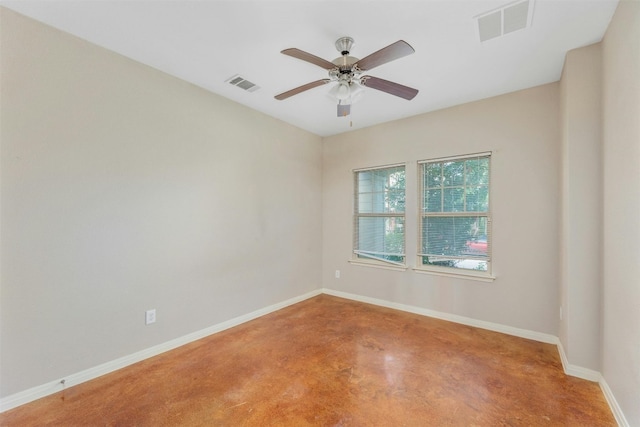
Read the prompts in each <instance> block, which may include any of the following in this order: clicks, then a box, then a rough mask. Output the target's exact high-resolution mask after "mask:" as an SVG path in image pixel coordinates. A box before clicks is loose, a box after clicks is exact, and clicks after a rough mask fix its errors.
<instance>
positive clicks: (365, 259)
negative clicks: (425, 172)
mask: <svg viewBox="0 0 640 427" xmlns="http://www.w3.org/2000/svg"><path fill="white" fill-rule="evenodd" d="M399 167H401V168H404V172H405V189H404V191H405V208H404V211H403V212H375V213H361V212H359V182H358V177H359V174H360V173H362V172H370V171H376V170H383V169H393V168H399ZM406 173H407V167H406V163H396V164H391V165H384V166H375V167H370V168H362V169H354V170H353V240H352V258H351V259H350V260H349V262H350V263H351V264H355V265H360V266H365V267H377V268H383V269H388V270H400V271H404V270H406V269H407V254H406V248H407V233H406V215H407V209H406V195H407V189H406ZM367 217H368V218H402V223H403V227H404V231H403V232H404V235H403V242H402V244H403V253H402V254H395V253H394V254H391V253H382V252H378V253H374V252H372V251H361V250H359V247H358V242H359V229H358V228H359V219H360V218H367ZM376 255H379V257H378V256H376ZM385 255H399V256H402V257H403V262H397V261H392V260H388V259H385V258H382V257H383V256H385Z"/></svg>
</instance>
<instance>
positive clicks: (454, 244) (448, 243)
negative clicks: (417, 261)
mask: <svg viewBox="0 0 640 427" xmlns="http://www.w3.org/2000/svg"><path fill="white" fill-rule="evenodd" d="M487 224H488V221H487V218H486V217H477V216H474V217H423V219H422V251H421V252H422V253H423V254H425V256H423V257H422V262H423V264H430V265H440V266H446V267H456V268H465V269H471V270H486V268H487V260H488V253H489V252H488V241H487V235H488V234H487V232H488V229H487ZM453 257H455V258H453ZM483 258H486V260H485V259H483Z"/></svg>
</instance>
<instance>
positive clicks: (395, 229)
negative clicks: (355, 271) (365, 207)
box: [356, 217, 404, 262]
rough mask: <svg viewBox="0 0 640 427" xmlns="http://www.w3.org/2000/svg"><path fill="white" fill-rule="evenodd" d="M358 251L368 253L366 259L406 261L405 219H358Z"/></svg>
mask: <svg viewBox="0 0 640 427" xmlns="http://www.w3.org/2000/svg"><path fill="white" fill-rule="evenodd" d="M356 250H358V251H360V252H366V253H367V255H371V256H362V255H360V257H364V258H381V259H387V260H390V261H396V262H403V261H404V218H403V217H364V218H362V217H361V218H358V241H357V247H356Z"/></svg>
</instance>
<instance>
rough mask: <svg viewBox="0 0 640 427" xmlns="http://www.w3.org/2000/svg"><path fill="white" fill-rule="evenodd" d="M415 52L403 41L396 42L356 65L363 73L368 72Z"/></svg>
mask: <svg viewBox="0 0 640 427" xmlns="http://www.w3.org/2000/svg"><path fill="white" fill-rule="evenodd" d="M413 52H415V50H414V49H413V48H412V47H411V45H410V44H409V43H407V42H406V41H404V40H398V41H397V42H395V43H392V44H390V45H389V46H387V47H383V48H382V49H380V50H379V51H377V52H373V53H372V54H371V55H369V56H365V57H364V58H362V59H361V60H359V61H358V62H357V63H356V65H357V66H358V68H360V69H361V70H363V71H366V70H370V69H372V68H374V67H377V66H378V65H382V64H386V63H387V62H391V61H393V60H394V59H398V58H402V57H403V56H407V55H411V54H412V53H413Z"/></svg>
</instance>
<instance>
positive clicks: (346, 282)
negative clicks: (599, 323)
mask: <svg viewBox="0 0 640 427" xmlns="http://www.w3.org/2000/svg"><path fill="white" fill-rule="evenodd" d="M422 96H428V95H422ZM354 108H357V105H355V106H354ZM558 117H559V87H558V84H555V83H554V84H549V85H545V86H540V87H536V88H533V89H529V90H524V91H520V92H515V93H511V94H508V95H503V96H499V97H495V98H491V99H487V100H483V101H479V102H475V103H471V104H465V105H461V106H458V107H454V108H449V109H446V110H441V111H436V112H433V113H428V114H424V115H420V116H416V117H412V118H408V119H404V120H400V121H397V122H392V123H387V124H384V125H380V126H376V127H372V128H368V129H363V130H359V131H354V132H350V133H346V134H342V135H338V136H334V137H330V138H325V141H324V145H323V211H324V214H323V247H324V250H323V270H322V276H323V285H324V287H325V288H329V289H333V290H337V291H342V292H349V293H353V294H357V295H361V296H366V297H371V298H379V299H383V300H387V301H390V302H395V303H400V304H408V305H413V306H417V307H421V308H426V309H430V310H436V311H441V312H445V313H450V314H455V315H460V316H466V317H469V318H473V319H477V320H483V321H488V322H495V323H498V324H501V325H507V326H511V327H516V328H522V329H527V330H531V331H536V332H541V333H547V334H553V335H557V332H558V331H557V329H558V307H559V302H558V286H559V283H558V282H559V255H560V254H559V245H558V237H557V236H558V232H559V227H558V216H559V207H560V206H559V202H560V199H559V197H560V188H559V182H560V177H559V173H560V139H561V135H560V126H559V118H558ZM485 151H492V152H493V155H492V161H491V167H492V174H491V179H492V188H491V210H492V212H493V233H494V246H493V248H494V252H493V259H494V266H493V272H494V274H495V276H496V279H495V281H494V282H492V283H483V282H477V281H473V280H464V279H456V278H450V277H441V276H433V275H424V274H417V273H415V272H413V271H412V270H410V269H409V270H408V271H404V272H400V271H388V270H381V269H376V268H370V267H361V266H357V265H352V264H349V263H348V260H349V259H351V250H352V237H351V236H352V193H353V172H352V170H353V169H356V168H363V167H370V166H379V165H385V164H392V163H401V162H406V165H407V207H406V209H407V218H406V233H407V236H408V237H407V248H406V252H407V255H408V256H407V259H408V261H409V264H410V265H415V254H416V245H417V243H416V238H415V237H414V236H415V234H416V230H417V211H416V207H417V201H416V198H417V193H418V190H417V176H416V175H417V166H416V162H417V161H418V160H423V159H430V158H438V157H444V156H454V155H462V154H470V153H478V152H485ZM335 270H340V271H341V277H340V278H339V279H336V278H335Z"/></svg>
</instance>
